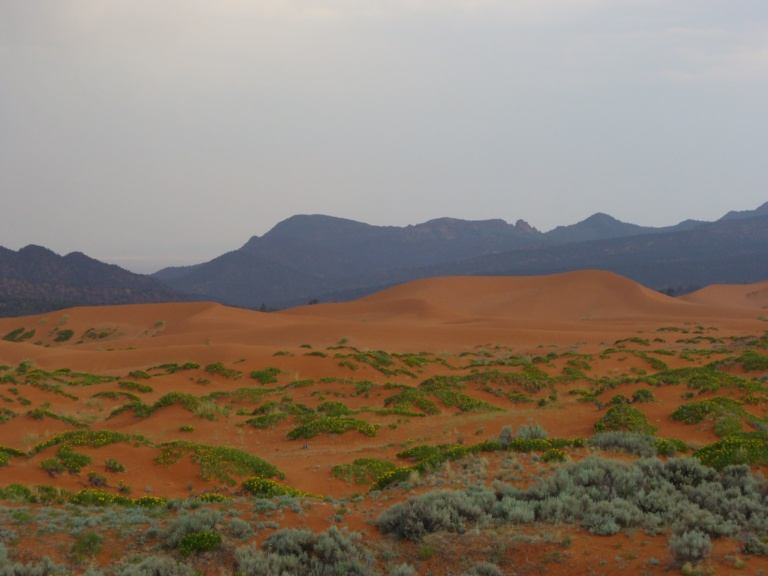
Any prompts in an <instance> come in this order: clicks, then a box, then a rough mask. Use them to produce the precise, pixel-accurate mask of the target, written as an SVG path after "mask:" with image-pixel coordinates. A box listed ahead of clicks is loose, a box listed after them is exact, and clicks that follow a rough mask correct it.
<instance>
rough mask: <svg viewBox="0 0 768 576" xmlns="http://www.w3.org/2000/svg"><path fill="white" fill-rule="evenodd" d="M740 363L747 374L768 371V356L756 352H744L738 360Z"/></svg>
mask: <svg viewBox="0 0 768 576" xmlns="http://www.w3.org/2000/svg"><path fill="white" fill-rule="evenodd" d="M738 362H739V364H741V367H742V368H743V369H744V370H746V371H747V372H764V371H766V370H768V354H760V353H758V352H755V351H754V350H749V351H747V352H744V354H742V355H741V357H740V358H739V359H738Z"/></svg>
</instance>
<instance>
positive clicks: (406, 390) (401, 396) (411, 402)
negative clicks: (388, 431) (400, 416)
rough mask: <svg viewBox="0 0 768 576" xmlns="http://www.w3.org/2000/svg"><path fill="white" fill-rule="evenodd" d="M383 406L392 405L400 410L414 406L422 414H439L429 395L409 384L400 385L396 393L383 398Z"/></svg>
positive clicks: (438, 409)
mask: <svg viewBox="0 0 768 576" xmlns="http://www.w3.org/2000/svg"><path fill="white" fill-rule="evenodd" d="M384 405H385V406H393V407H395V408H399V409H402V410H407V409H408V408H416V409H417V410H420V411H421V412H423V413H424V414H439V413H440V408H438V407H437V404H435V403H434V402H433V401H432V400H430V398H429V396H428V395H427V394H426V393H425V392H424V391H422V390H419V389H418V388H411V387H410V386H401V387H400V391H399V392H398V393H397V394H394V395H392V396H389V397H388V398H386V399H385V400H384Z"/></svg>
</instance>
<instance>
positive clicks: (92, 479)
mask: <svg viewBox="0 0 768 576" xmlns="http://www.w3.org/2000/svg"><path fill="white" fill-rule="evenodd" d="M88 484H90V485H91V486H93V487H94V488H103V487H104V486H106V485H107V479H106V478H104V476H102V475H101V474H97V473H96V472H89V473H88Z"/></svg>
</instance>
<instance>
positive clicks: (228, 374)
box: [205, 362, 243, 380]
mask: <svg viewBox="0 0 768 576" xmlns="http://www.w3.org/2000/svg"><path fill="white" fill-rule="evenodd" d="M205 371H206V372H208V374H213V375H215V376H221V377H223V378H227V379H229V380H237V379H238V378H241V377H242V376H243V373H242V372H241V371H240V370H235V369H234V368H227V367H226V366H224V364H222V363H221V362H213V363H212V364H208V365H207V366H206V367H205Z"/></svg>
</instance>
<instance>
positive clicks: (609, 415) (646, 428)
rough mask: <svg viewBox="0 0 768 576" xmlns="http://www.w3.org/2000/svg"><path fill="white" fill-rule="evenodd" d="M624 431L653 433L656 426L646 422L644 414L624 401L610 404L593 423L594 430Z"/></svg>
mask: <svg viewBox="0 0 768 576" xmlns="http://www.w3.org/2000/svg"><path fill="white" fill-rule="evenodd" d="M608 431H624V432H640V433H643V434H653V433H654V432H656V428H655V427H654V426H651V424H649V423H648V419H647V418H646V417H645V414H643V413H642V412H640V410H638V409H637V408H634V407H632V406H630V405H629V404H626V403H623V402H622V403H619V404H617V405H615V406H611V408H609V409H608V411H607V412H606V413H605V414H604V415H603V417H602V418H600V420H598V421H597V422H596V423H595V432H608Z"/></svg>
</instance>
